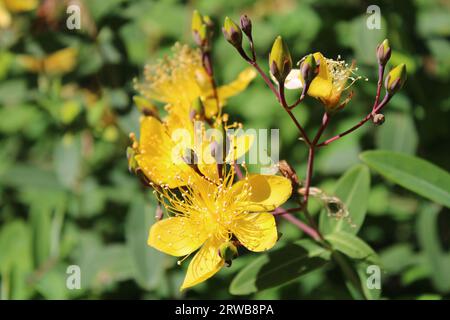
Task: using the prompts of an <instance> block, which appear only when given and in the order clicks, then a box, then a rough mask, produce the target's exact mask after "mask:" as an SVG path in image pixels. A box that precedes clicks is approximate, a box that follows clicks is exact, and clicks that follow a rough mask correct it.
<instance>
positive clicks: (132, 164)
mask: <svg viewBox="0 0 450 320" xmlns="http://www.w3.org/2000/svg"><path fill="white" fill-rule="evenodd" d="M135 156H136V151H135V150H134V149H133V148H132V147H127V159H128V170H129V171H130V172H132V173H135V172H136V170H137V169H138V167H139V166H138V163H137V161H136V158H135Z"/></svg>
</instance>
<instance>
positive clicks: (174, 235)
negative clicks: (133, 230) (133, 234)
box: [148, 217, 208, 257]
mask: <svg viewBox="0 0 450 320" xmlns="http://www.w3.org/2000/svg"><path fill="white" fill-rule="evenodd" d="M207 237H208V234H207V233H206V232H204V228H203V226H202V224H201V223H200V222H199V221H196V220H195V219H190V218H186V217H172V218H167V219H164V220H161V221H158V222H157V223H155V224H154V225H153V226H152V227H151V228H150V234H149V236H148V245H149V246H151V247H154V248H155V249H157V250H159V251H162V252H164V253H167V254H170V255H172V256H176V257H181V256H185V255H187V254H190V253H192V252H194V251H195V250H197V249H198V248H199V247H200V246H201V245H202V244H203V242H205V240H206V238H207Z"/></svg>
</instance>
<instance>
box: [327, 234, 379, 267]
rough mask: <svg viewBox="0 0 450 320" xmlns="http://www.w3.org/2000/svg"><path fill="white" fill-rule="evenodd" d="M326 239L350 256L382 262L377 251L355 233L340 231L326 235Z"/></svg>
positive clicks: (372, 261)
mask: <svg viewBox="0 0 450 320" xmlns="http://www.w3.org/2000/svg"><path fill="white" fill-rule="evenodd" d="M325 239H326V240H327V241H329V242H330V243H331V245H332V247H333V248H334V249H336V250H338V251H340V252H342V253H343V254H345V255H346V256H348V257H349V258H352V259H356V260H366V261H368V262H371V263H373V264H380V261H379V259H378V256H377V254H376V253H375V251H373V249H372V248H371V247H370V246H369V245H368V244H367V243H365V242H364V241H363V240H362V239H361V238H358V237H357V236H355V235H353V234H350V233H347V232H343V231H339V232H335V233H332V234H328V235H325Z"/></svg>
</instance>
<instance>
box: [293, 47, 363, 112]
mask: <svg viewBox="0 0 450 320" xmlns="http://www.w3.org/2000/svg"><path fill="white" fill-rule="evenodd" d="M314 58H315V59H316V62H317V63H318V64H319V73H318V75H317V76H316V77H315V78H314V80H313V81H312V82H311V84H310V87H309V89H308V92H307V94H308V95H309V96H311V97H314V98H317V99H319V100H320V101H321V102H322V103H323V104H324V105H325V107H326V108H327V110H329V111H332V110H334V109H336V108H337V107H339V106H340V105H342V104H340V101H341V95H342V93H343V92H344V91H345V90H346V89H348V88H349V87H350V86H351V85H352V84H353V83H354V82H355V81H356V80H358V79H360V78H361V77H360V76H358V77H356V78H355V77H353V76H354V75H355V71H356V70H357V69H356V68H355V67H354V65H353V64H352V65H350V66H349V65H348V64H347V63H345V61H343V60H339V59H338V60H332V59H327V58H325V57H324V56H323V55H322V54H321V53H320V52H316V53H314ZM348 80H350V81H351V83H350V84H347V82H348ZM303 83H304V81H303V79H302V77H301V74H300V70H299V69H293V70H292V71H291V73H290V74H289V75H288V77H287V78H286V82H285V86H286V88H287V89H298V88H302V87H303ZM344 104H345V102H344Z"/></svg>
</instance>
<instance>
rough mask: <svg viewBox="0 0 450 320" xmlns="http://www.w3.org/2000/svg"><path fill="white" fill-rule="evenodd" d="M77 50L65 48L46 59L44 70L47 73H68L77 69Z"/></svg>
mask: <svg viewBox="0 0 450 320" xmlns="http://www.w3.org/2000/svg"><path fill="white" fill-rule="evenodd" d="M76 60H77V50H76V49H74V48H65V49H62V50H58V51H56V52H54V53H52V54H51V55H49V56H48V57H47V58H45V59H44V69H45V72H47V73H53V74H56V73H68V72H70V71H72V70H73V69H74V68H75V65H76V62H77V61H76Z"/></svg>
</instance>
